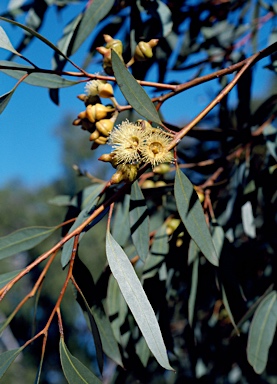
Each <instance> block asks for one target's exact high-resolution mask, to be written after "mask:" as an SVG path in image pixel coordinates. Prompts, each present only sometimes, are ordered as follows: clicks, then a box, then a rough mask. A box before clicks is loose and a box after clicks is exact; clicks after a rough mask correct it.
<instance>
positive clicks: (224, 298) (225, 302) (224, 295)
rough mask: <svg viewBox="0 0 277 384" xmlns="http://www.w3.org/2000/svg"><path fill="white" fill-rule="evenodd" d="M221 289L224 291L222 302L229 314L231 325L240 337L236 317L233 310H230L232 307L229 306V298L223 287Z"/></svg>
mask: <svg viewBox="0 0 277 384" xmlns="http://www.w3.org/2000/svg"><path fill="white" fill-rule="evenodd" d="M221 289H222V301H223V304H224V307H225V309H226V311H227V313H228V316H229V318H230V320H231V323H232V324H233V327H234V329H235V331H236V332H237V335H239V334H240V332H239V329H238V327H237V324H236V323H235V320H234V316H233V314H232V311H231V308H230V305H229V302H228V298H227V296H226V292H225V289H224V286H223V285H222V286H221Z"/></svg>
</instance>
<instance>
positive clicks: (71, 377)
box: [60, 338, 101, 384]
mask: <svg viewBox="0 0 277 384" xmlns="http://www.w3.org/2000/svg"><path fill="white" fill-rule="evenodd" d="M60 358H61V364H62V369H63V373H64V375H65V377H66V380H67V381H68V383H69V384H84V383H86V384H100V383H101V381H100V380H99V379H98V377H96V376H95V375H94V374H93V373H92V372H91V371H90V370H89V369H88V368H87V367H86V366H85V365H84V364H82V363H81V362H80V361H79V360H78V359H76V357H74V356H72V355H71V353H70V352H69V350H68V349H67V346H66V345H65V342H64V339H63V338H61V339H60Z"/></svg>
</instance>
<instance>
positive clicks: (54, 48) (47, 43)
mask: <svg viewBox="0 0 277 384" xmlns="http://www.w3.org/2000/svg"><path fill="white" fill-rule="evenodd" d="M0 20H3V21H6V22H7V23H10V24H13V25H16V26H17V27H19V28H21V29H24V30H25V31H27V32H29V33H30V34H31V35H33V36H35V37H37V38H38V39H39V40H41V41H42V42H43V43H45V44H46V45H48V47H50V48H52V49H53V50H54V51H55V52H57V53H58V54H59V55H61V56H63V57H64V58H65V59H66V60H68V61H69V62H70V63H72V61H71V60H70V59H69V58H68V57H67V56H66V55H65V54H63V52H61V51H60V50H59V49H58V48H57V47H56V46H55V45H54V44H53V43H51V41H49V40H47V39H46V38H45V37H43V36H42V35H40V34H39V33H38V32H36V31H34V30H33V29H32V28H29V27H27V26H26V25H24V24H21V23H18V22H17V21H15V20H11V19H7V18H5V17H2V16H0Z"/></svg>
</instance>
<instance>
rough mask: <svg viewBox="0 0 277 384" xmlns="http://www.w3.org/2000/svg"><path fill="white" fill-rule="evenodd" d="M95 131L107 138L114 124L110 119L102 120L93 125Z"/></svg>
mask: <svg viewBox="0 0 277 384" xmlns="http://www.w3.org/2000/svg"><path fill="white" fill-rule="evenodd" d="M95 126H96V129H97V130H98V131H99V132H100V133H101V134H102V135H104V136H106V137H108V136H109V134H110V132H111V130H112V129H113V126H114V122H113V121H111V120H110V119H103V120H100V121H97V123H96V124H95Z"/></svg>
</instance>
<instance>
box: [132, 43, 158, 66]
mask: <svg viewBox="0 0 277 384" xmlns="http://www.w3.org/2000/svg"><path fill="white" fill-rule="evenodd" d="M158 41H159V40H158V39H152V40H150V41H149V42H148V43H146V42H145V41H140V42H139V43H138V45H137V46H136V49H135V53H134V59H135V60H136V61H145V60H147V59H151V57H152V56H153V51H152V48H154V47H155V46H156V45H157V44H158Z"/></svg>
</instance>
